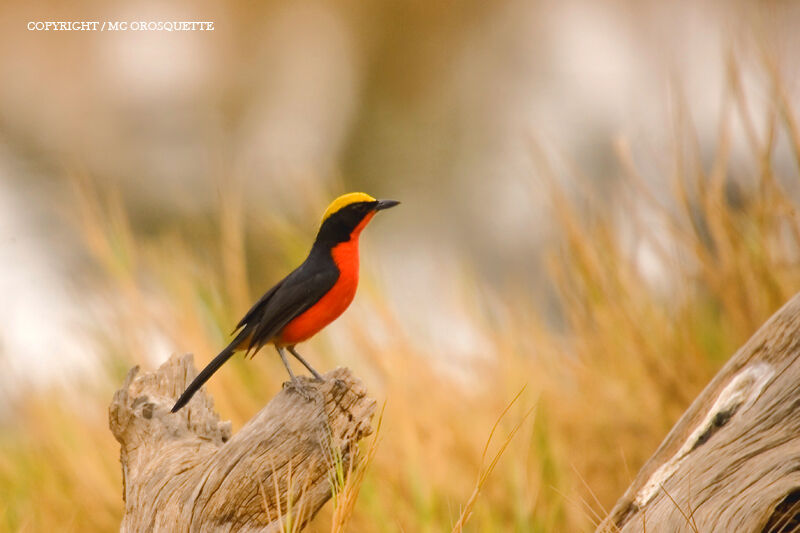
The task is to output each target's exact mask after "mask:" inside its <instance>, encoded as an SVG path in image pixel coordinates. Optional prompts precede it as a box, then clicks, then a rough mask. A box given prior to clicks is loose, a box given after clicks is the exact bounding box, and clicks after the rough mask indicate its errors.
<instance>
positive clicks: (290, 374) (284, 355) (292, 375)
mask: <svg viewBox="0 0 800 533" xmlns="http://www.w3.org/2000/svg"><path fill="white" fill-rule="evenodd" d="M275 349H276V350H278V355H280V356H281V361H283V366H285V367H286V371H287V372H289V377H290V378H292V383H295V384H296V383H297V378H296V377H294V372H292V367H290V366H289V361H287V360H286V354H285V353H283V348H281V347H280V346H276V347H275Z"/></svg>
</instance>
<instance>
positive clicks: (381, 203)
mask: <svg viewBox="0 0 800 533" xmlns="http://www.w3.org/2000/svg"><path fill="white" fill-rule="evenodd" d="M399 203H400V202H398V201H397V200H378V202H377V203H376V204H375V211H380V210H382V209H389V208H390V207H394V206H396V205H397V204H399Z"/></svg>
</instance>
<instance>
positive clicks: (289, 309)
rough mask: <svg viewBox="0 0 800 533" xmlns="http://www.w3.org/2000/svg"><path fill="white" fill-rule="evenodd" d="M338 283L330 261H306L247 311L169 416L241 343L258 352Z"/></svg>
mask: <svg viewBox="0 0 800 533" xmlns="http://www.w3.org/2000/svg"><path fill="white" fill-rule="evenodd" d="M338 279H339V269H338V268H336V265H335V264H334V263H333V260H332V259H331V260H330V263H328V262H327V261H325V260H320V259H319V258H318V257H314V256H311V257H309V259H307V260H306V261H305V262H304V263H303V264H302V265H300V266H299V267H297V268H296V269H295V270H294V271H293V272H292V273H291V274H289V275H288V276H286V277H285V278H284V279H283V280H282V281H280V282H279V283H278V284H277V285H275V286H274V287H272V288H271V289H270V290H268V291H267V292H266V294H264V296H262V297H261V298H260V299H259V300H258V301H257V302H256V303H255V305H253V307H251V308H250V310H249V311H248V312H247V313H246V314H245V315H244V318H243V319H242V320H241V321H240V322H239V324H238V325H237V326H236V330H234V332H235V331H238V330H241V331H239V333H238V334H237V335H236V337H235V338H234V339H233V341H231V343H230V344H228V346H226V347H225V349H224V350H222V351H221V352H220V353H219V355H217V356H216V357H215V358H214V359H212V361H211V362H210V363H209V364H208V365H207V366H206V367H205V368H204V369H203V370H202V371H201V372H200V373H199V374H198V375H197V377H196V378H195V379H194V380H193V381H192V382H191V383H190V384H189V386H188V387H186V390H185V391H183V394H181V397H180V398H178V401H177V402H175V406H174V407H173V408H172V412H173V413H174V412H176V411H178V410H179V409H180V408H181V407H183V406H184V405H186V404H187V403H188V402H189V400H190V399H191V398H192V396H193V395H194V393H195V392H197V391H198V390H199V389H200V387H202V386H203V384H204V383H205V382H206V381H208V378H210V377H211V375H212V374H213V373H214V372H216V371H217V370H218V369H219V367H221V366H222V365H223V363H225V361H227V360H228V359H230V358H231V356H233V354H234V352H235V351H236V350H238V349H242V348H244V347H245V346H243V343H245V342H246V343H247V346H246V348H247V351H248V352H250V351H251V350H256V351H257V350H258V349H259V348H261V347H262V346H263V345H264V344H266V343H267V342H269V341H270V340H272V338H273V337H274V336H275V335H277V334H278V332H279V331H280V330H281V329H283V327H284V326H285V325H286V324H288V323H289V321H290V320H292V319H293V318H294V317H296V316H298V315H300V314H302V313H303V312H304V311H306V310H307V309H308V308H309V307H311V306H312V305H314V304H315V303H317V302H318V301H319V300H320V298H322V297H323V296H325V294H326V293H327V292H328V291H329V290H330V289H331V287H333V285H334V284H335V283H336V280H338Z"/></svg>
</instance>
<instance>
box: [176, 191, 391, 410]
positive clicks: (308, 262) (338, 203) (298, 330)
mask: <svg viewBox="0 0 800 533" xmlns="http://www.w3.org/2000/svg"><path fill="white" fill-rule="evenodd" d="M399 203H400V202H398V201H397V200H376V199H375V198H373V197H372V196H370V195H368V194H366V193H363V192H351V193H347V194H343V195H342V196H339V197H338V198H336V199H335V200H334V201H333V202H331V204H330V205H329V206H328V208H327V209H326V210H325V213H324V214H323V215H322V222H321V223H320V226H319V230H318V231H317V236H316V238H315V240H314V244H313V245H312V246H311V251H310V252H309V253H308V257H306V259H305V261H303V262H302V263H301V264H300V266H298V267H297V268H296V269H294V270H293V271H292V272H291V273H290V274H289V275H288V276H286V277H285V278H283V279H282V280H281V281H279V282H278V283H276V284H275V286H273V287H272V288H271V289H269V290H268V291H267V292H266V293H264V295H263V296H262V297H261V298H260V299H259V300H258V301H257V302H256V303H255V304H254V305H253V307H251V308H250V310H249V311H247V313H246V314H245V315H244V318H242V319H241V320H240V321H239V323H238V324H237V325H236V328H235V329H234V331H233V333H232V335H235V336H234V338H233V340H232V341H231V342H230V343H229V344H228V345H227V346H226V347H225V348H224V349H223V350H222V351H221V352H220V353H219V355H217V356H216V357H215V358H214V359H212V360H211V362H210V363H208V365H207V366H206V367H205V368H204V369H203V370H202V371H201V372H200V373H199V374H198V375H197V377H196V378H194V380H193V381H192V382H191V383H190V384H189V386H188V387H186V390H185V391H184V392H183V394H181V396H180V398H178V400H177V401H176V402H175V406H174V407H173V408H172V412H173V413H175V412H177V411H179V410H180V409H181V408H182V407H183V406H185V405H186V404H187V403H188V402H189V400H190V399H191V398H192V396H193V395H194V394H195V393H196V392H197V391H198V390H199V389H200V387H202V386H203V384H204V383H205V382H206V381H208V379H209V378H210V377H211V376H212V375H213V374H214V372H216V371H217V370H219V368H220V367H221V366H222V365H223V364H224V363H225V362H226V361H227V360H228V359H230V358H231V357H232V356H233V354H234V353H236V352H237V351H244V352H245V356H247V355H255V353H256V352H258V350H260V349H261V348H262V347H264V346H265V345H267V344H272V345H273V346H274V347H275V349H276V350H277V352H278V355H280V358H281V361H282V362H283V365H284V366H285V367H286V370H287V371H288V372H289V377H290V378H291V383H292V384H293V385H294V386H296V387H297V386H298V385H299V382H298V380H297V377H296V376H295V375H294V373H293V372H292V369H291V367H290V366H289V362H288V361H287V359H286V353H285V350H288V351H289V353H291V354H292V355H293V356H294V357H295V358H296V359H297V360H298V361H300V363H302V365H303V366H305V367H306V368H307V369H308V370H309V371H310V372H311V374H313V376H314V378H315V379H316V380H322V376H321V375H320V374H319V372H317V371H316V370H314V368H313V367H312V366H311V365H310V364H309V363H308V362H307V361H306V360H305V359H304V358H303V357H302V356H301V355H300V354H299V353H298V352H297V350H296V349H295V346H296V345H297V344H298V343H300V342H302V341H305V340H308V339H309V338H311V337H312V336H314V335H315V334H317V333H318V332H319V331H320V330H321V329H323V328H324V327H325V326H327V325H328V324H330V323H331V322H333V321H334V320H335V319H337V318H338V317H339V316H340V315H341V314H342V313H343V312H344V311H345V310H346V309H347V307H348V306H349V305H350V303H351V302H352V301H353V298H354V297H355V294H356V289H357V287H358V270H359V261H358V238H359V235H361V231H362V230H363V229H364V228H365V227H366V226H367V224H369V222H370V220H372V217H374V216H375V214H376V213H377V212H378V211H382V210H384V209H389V208H390V207H394V206H396V205H398V204H399Z"/></svg>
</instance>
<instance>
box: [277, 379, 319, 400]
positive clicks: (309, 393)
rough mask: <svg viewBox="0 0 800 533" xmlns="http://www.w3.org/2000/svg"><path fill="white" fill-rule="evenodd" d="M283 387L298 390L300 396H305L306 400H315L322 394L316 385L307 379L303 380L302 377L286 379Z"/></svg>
mask: <svg viewBox="0 0 800 533" xmlns="http://www.w3.org/2000/svg"><path fill="white" fill-rule="evenodd" d="M283 388H284V389H287V390H290V391H293V392H296V393H297V394H299V395H300V396H302V397H303V399H305V400H306V401H309V402H311V401H314V400H315V399H316V398H317V397H319V396H320V392H319V391H318V390H317V388H316V387H314V386H313V385H311V384H309V383H306V382H305V381H301V380H300V379H297V378H294V379H292V380H291V381H286V382H284V383H283Z"/></svg>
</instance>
